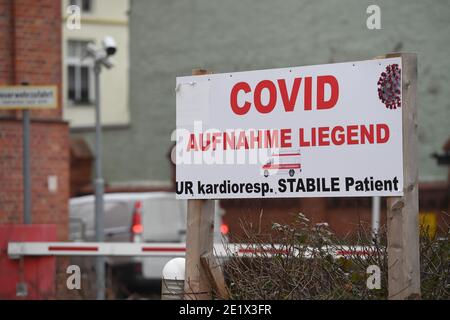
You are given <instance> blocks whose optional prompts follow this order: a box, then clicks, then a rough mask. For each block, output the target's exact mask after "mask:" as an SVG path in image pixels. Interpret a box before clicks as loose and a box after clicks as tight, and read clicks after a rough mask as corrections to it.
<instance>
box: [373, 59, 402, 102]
mask: <svg viewBox="0 0 450 320" xmlns="http://www.w3.org/2000/svg"><path fill="white" fill-rule="evenodd" d="M377 84H378V98H380V100H381V102H383V103H384V104H385V105H386V108H389V109H397V108H400V107H401V105H402V101H401V91H400V90H401V86H402V82H401V70H400V68H399V67H398V64H396V63H395V64H391V65H389V66H387V67H386V71H385V72H382V73H381V76H380V79H378V83H377Z"/></svg>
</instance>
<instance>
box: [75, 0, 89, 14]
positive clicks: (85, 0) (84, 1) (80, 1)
mask: <svg viewBox="0 0 450 320" xmlns="http://www.w3.org/2000/svg"><path fill="white" fill-rule="evenodd" d="M70 5H71V6H79V7H80V9H81V12H91V11H92V0H70Z"/></svg>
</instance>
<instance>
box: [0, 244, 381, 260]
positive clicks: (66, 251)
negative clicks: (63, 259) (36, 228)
mask: <svg viewBox="0 0 450 320" xmlns="http://www.w3.org/2000/svg"><path fill="white" fill-rule="evenodd" d="M322 249H323V250H327V251H329V253H330V254H331V255H332V256H333V257H335V258H339V257H351V256H360V257H365V256H370V255H374V254H377V252H376V250H375V249H374V247H371V246H340V247H339V248H337V249H329V248H322ZM314 250H317V249H313V248H306V250H304V248H303V250H301V254H302V255H303V256H304V257H305V258H309V257H311V255H312V254H313V251H314ZM185 253H186V244H185V243H132V242H9V243H8V256H9V257H10V258H11V259H19V258H21V257H23V256H122V257H126V256H133V257H184V256H185ZM299 253H300V250H295V249H294V252H293V253H290V254H291V255H298V254H299ZM277 254H278V255H279V254H281V255H283V254H289V253H288V249H287V248H286V246H282V245H272V244H257V245H254V244H236V243H228V244H221V243H216V244H214V256H216V257H218V258H225V257H232V256H238V257H244V256H245V257H254V256H264V257H271V256H272V255H277Z"/></svg>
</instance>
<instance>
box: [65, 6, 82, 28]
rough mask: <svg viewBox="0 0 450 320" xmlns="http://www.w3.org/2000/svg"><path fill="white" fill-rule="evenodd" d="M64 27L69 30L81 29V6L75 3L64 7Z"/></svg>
mask: <svg viewBox="0 0 450 320" xmlns="http://www.w3.org/2000/svg"><path fill="white" fill-rule="evenodd" d="M66 13H67V19H66V27H67V29H69V30H80V29H81V8H80V7H79V6H77V5H71V6H68V7H67V9H66Z"/></svg>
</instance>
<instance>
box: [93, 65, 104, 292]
mask: <svg viewBox="0 0 450 320" xmlns="http://www.w3.org/2000/svg"><path fill="white" fill-rule="evenodd" d="M100 68H101V66H100V63H99V62H95V65H94V73H95V182H94V184H95V240H96V241H97V242H103V240H104V235H103V230H104V223H103V188H104V182H103V177H102V130H101V122H100ZM95 271H96V275H97V277H96V287H97V300H104V299H105V258H104V257H100V256H99V257H97V258H96V265H95Z"/></svg>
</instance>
